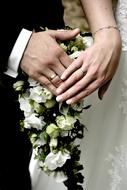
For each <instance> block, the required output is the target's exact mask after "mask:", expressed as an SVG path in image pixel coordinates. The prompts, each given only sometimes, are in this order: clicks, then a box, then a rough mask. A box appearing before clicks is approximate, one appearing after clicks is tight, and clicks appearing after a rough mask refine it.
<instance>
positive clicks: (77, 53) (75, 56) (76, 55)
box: [69, 51, 83, 59]
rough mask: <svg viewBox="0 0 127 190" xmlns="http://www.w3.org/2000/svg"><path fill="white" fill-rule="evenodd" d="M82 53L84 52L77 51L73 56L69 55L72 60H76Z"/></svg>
mask: <svg viewBox="0 0 127 190" xmlns="http://www.w3.org/2000/svg"><path fill="white" fill-rule="evenodd" d="M81 52H83V51H75V52H74V53H72V54H71V55H69V57H70V58H71V59H75V58H77V57H78V56H79V55H80V54H81Z"/></svg>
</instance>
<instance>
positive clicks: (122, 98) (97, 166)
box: [30, 0, 127, 190]
mask: <svg viewBox="0 0 127 190" xmlns="http://www.w3.org/2000/svg"><path fill="white" fill-rule="evenodd" d="M116 19H117V22H118V26H119V28H120V32H121V36H122V42H123V49H122V54H121V59H120V64H119V67H118V70H117V72H116V75H115V76H114V78H113V80H112V82H111V85H110V87H109V89H108V91H107V92H106V94H105V96H104V98H103V100H102V101H100V100H99V99H98V97H97V93H96V92H95V93H94V94H92V95H91V96H89V97H88V98H87V99H86V104H87V103H88V104H92V106H91V108H90V109H89V110H86V111H85V112H84V113H83V117H82V118H83V122H84V123H85V125H86V127H87V128H88V132H87V133H86V134H85V137H84V139H83V140H82V142H81V150H82V154H81V156H82V157H81V161H82V164H83V165H84V170H83V172H82V173H83V175H84V176H85V182H84V184H83V187H84V190H127V0H119V2H118V4H117V10H116ZM30 172H31V177H32V183H33V190H66V188H65V186H64V185H63V184H57V183H56V182H55V181H54V180H53V179H52V178H50V177H47V176H46V175H45V174H43V173H42V171H40V170H39V169H38V168H37V165H36V162H35V161H34V160H33V158H32V160H31V163H30Z"/></svg>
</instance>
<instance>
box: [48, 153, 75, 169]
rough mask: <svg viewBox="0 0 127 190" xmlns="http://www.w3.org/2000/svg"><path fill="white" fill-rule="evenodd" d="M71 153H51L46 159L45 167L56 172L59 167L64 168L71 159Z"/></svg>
mask: <svg viewBox="0 0 127 190" xmlns="http://www.w3.org/2000/svg"><path fill="white" fill-rule="evenodd" d="M70 158H71V157H70V153H69V152H68V151H64V152H63V153H62V152H61V151H59V152H58V153H53V152H50V153H49V154H48V155H47V156H46V158H45V165H46V166H47V167H48V169H49V170H55V169H56V168H58V167H62V166H63V165H64V164H65V162H66V161H67V159H70Z"/></svg>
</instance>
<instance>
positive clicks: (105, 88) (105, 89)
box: [98, 80, 111, 100]
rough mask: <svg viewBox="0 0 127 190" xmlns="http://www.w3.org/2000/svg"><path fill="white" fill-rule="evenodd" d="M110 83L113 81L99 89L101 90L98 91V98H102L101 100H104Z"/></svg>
mask: <svg viewBox="0 0 127 190" xmlns="http://www.w3.org/2000/svg"><path fill="white" fill-rule="evenodd" d="M110 83H111V80H110V81H108V82H107V83H106V84H104V85H103V86H101V87H100V88H99V90H98V97H99V98H100V100H102V99H103V96H104V94H105V93H106V91H107V89H108V87H109V85H110Z"/></svg>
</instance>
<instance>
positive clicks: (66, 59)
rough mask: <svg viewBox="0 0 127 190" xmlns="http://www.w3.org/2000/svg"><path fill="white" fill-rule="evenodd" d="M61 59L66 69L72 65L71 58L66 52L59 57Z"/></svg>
mask: <svg viewBox="0 0 127 190" xmlns="http://www.w3.org/2000/svg"><path fill="white" fill-rule="evenodd" d="M59 59H60V61H61V63H62V65H63V66H64V67H65V68H68V67H69V66H70V64H71V63H72V59H70V57H69V56H68V55H67V54H66V53H65V52H64V51H63V53H62V54H61V56H60V57H59Z"/></svg>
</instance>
